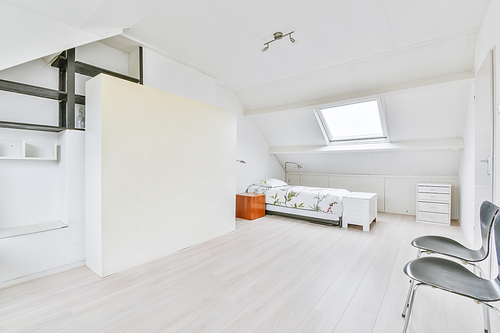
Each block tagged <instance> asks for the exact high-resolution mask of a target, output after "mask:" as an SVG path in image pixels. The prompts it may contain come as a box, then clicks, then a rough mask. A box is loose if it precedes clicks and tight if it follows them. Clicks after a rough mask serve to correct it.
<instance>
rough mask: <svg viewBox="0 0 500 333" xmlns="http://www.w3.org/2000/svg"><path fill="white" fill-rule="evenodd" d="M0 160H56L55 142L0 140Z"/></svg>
mask: <svg viewBox="0 0 500 333" xmlns="http://www.w3.org/2000/svg"><path fill="white" fill-rule="evenodd" d="M0 160H38V161H57V144H56V143H50V142H49V143H45V142H29V143H27V142H26V141H0Z"/></svg>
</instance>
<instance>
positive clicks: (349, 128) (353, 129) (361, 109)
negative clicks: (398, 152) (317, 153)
mask: <svg viewBox="0 0 500 333" xmlns="http://www.w3.org/2000/svg"><path fill="white" fill-rule="evenodd" d="M318 114H319V118H320V120H321V122H322V124H323V127H324V129H325V132H326V135H327V136H328V140H329V141H330V142H341V141H352V140H374V139H386V138H387V134H386V131H385V124H384V122H383V118H384V117H383V116H382V112H381V110H380V101H379V100H378V99H375V100H370V101H363V102H357V103H351V104H345V105H338V106H332V107H327V108H320V109H318Z"/></svg>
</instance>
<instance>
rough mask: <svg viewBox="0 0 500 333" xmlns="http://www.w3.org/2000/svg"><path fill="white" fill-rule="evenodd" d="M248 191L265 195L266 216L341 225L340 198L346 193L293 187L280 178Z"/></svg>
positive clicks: (251, 187)
mask: <svg viewBox="0 0 500 333" xmlns="http://www.w3.org/2000/svg"><path fill="white" fill-rule="evenodd" d="M247 192H253V193H260V194H265V195H266V214H277V215H285V216H291V217H300V218H304V219H307V220H310V221H312V222H319V223H326V224H329V225H338V226H339V227H340V226H342V212H343V206H342V197H343V196H345V195H348V194H350V193H351V192H349V191H348V190H344V189H336V188H320V187H308V186H292V185H288V184H287V183H285V182H283V181H281V180H279V179H273V178H270V179H264V180H261V181H259V182H256V183H254V184H253V185H250V186H249V187H248V189H247Z"/></svg>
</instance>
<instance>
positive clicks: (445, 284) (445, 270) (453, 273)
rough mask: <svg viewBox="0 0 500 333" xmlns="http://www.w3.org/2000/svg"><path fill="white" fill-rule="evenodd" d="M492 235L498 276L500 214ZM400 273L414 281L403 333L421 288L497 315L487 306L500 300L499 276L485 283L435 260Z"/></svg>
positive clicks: (427, 259)
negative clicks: (464, 299) (462, 299)
mask: <svg viewBox="0 0 500 333" xmlns="http://www.w3.org/2000/svg"><path fill="white" fill-rule="evenodd" d="M492 232H493V234H494V239H493V246H494V247H495V249H496V252H497V264H498V268H499V272H500V214H498V215H497V216H496V217H495V219H494V222H493V227H492ZM403 271H404V273H405V274H406V275H408V277H410V279H412V280H413V281H416V283H415V286H414V287H413V288H412V291H411V294H410V302H409V306H408V313H407V314H406V318H405V325H404V328H403V333H404V332H406V330H407V328H408V323H409V321H410V317H411V311H412V308H413V302H414V300H415V296H416V292H417V289H418V288H419V287H420V286H430V287H433V288H438V289H441V290H444V291H447V292H451V293H454V294H458V295H461V296H464V297H468V298H471V299H473V300H474V301H476V302H477V303H479V304H483V306H484V311H485V312H487V307H488V308H492V309H494V310H495V311H496V312H497V313H498V314H499V315H500V311H499V310H498V309H497V308H495V307H494V306H492V305H491V304H488V303H489V302H495V301H499V300H500V277H499V276H498V274H497V277H496V278H495V279H492V280H488V279H485V278H482V277H479V276H477V275H476V274H474V273H472V272H471V271H470V270H468V269H467V268H466V267H465V266H463V265H461V264H459V263H457V262H455V261H451V260H448V259H444V258H438V257H424V258H417V259H413V260H412V261H410V262H409V263H407V264H406V265H405V267H404V269H403ZM484 319H485V322H484V332H489V331H490V326H489V320H487V319H488V317H487V316H485V317H484Z"/></svg>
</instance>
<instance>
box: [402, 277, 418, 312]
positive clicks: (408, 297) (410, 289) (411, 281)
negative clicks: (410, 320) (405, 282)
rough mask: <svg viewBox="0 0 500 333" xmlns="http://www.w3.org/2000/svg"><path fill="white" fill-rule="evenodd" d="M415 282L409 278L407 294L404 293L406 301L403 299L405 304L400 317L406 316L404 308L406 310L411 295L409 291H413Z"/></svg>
mask: <svg viewBox="0 0 500 333" xmlns="http://www.w3.org/2000/svg"><path fill="white" fill-rule="evenodd" d="M414 284H415V281H414V280H410V288H408V294H407V295H406V301H405V306H404V308H403V312H402V313H401V317H403V318H404V317H405V316H406V310H408V305H409V302H410V297H411V293H412V291H413V285H414Z"/></svg>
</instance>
